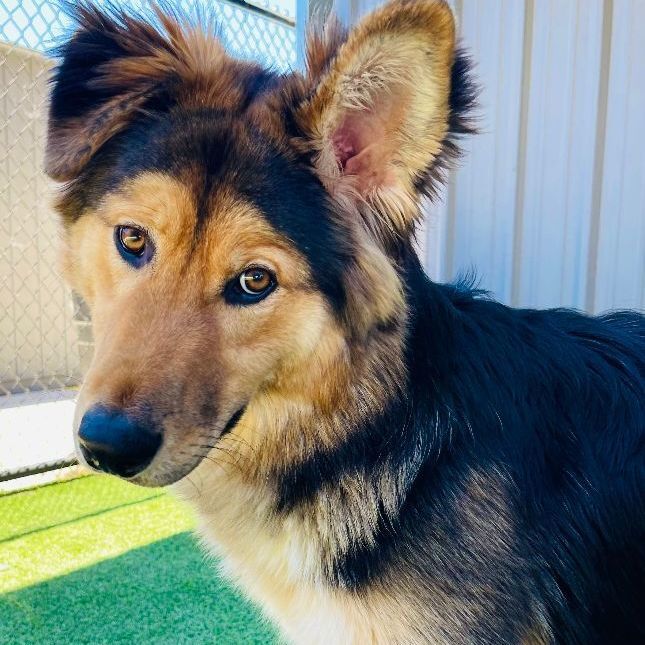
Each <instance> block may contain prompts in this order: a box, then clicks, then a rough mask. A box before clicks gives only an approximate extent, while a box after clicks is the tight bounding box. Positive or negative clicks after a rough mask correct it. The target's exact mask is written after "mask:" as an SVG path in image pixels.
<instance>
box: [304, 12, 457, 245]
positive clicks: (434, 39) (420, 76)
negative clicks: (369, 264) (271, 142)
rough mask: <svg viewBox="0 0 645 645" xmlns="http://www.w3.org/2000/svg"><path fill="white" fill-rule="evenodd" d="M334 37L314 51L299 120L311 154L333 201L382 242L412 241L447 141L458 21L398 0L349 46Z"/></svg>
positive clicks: (314, 42)
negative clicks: (409, 236) (421, 199)
mask: <svg viewBox="0 0 645 645" xmlns="http://www.w3.org/2000/svg"><path fill="white" fill-rule="evenodd" d="M332 32H333V36H332V37H331V38H327V39H325V38H324V37H321V36H316V37H313V38H311V39H310V43H309V57H308V58H309V77H310V83H311V84H312V85H314V88H313V90H312V94H311V98H310V99H309V100H307V101H305V102H304V103H303V104H302V105H301V106H299V108H298V109H297V111H296V120H297V123H298V125H299V127H300V130H301V132H304V133H305V137H304V138H305V141H304V145H305V147H307V148H308V151H309V152H310V153H313V158H314V165H315V167H316V170H317V172H318V174H319V176H320V178H321V180H322V182H323V183H324V184H325V186H326V187H327V189H328V191H329V192H330V193H331V194H332V195H333V196H334V197H335V198H337V199H339V200H342V201H343V202H344V203H345V204H347V203H348V202H349V203H350V205H353V206H355V207H357V208H358V209H359V210H360V211H361V212H362V214H363V215H367V216H368V222H369V223H370V224H373V225H375V226H376V227H377V228H378V232H379V233H381V234H383V233H395V234H397V235H401V234H404V233H407V232H409V231H411V230H412V228H413V223H414V219H415V218H416V216H417V213H418V205H417V202H418V196H419V193H420V192H424V186H423V185H422V184H423V182H424V181H431V178H429V177H428V173H429V170H430V169H431V168H432V167H433V165H434V164H436V163H437V161H438V160H440V159H439V158H440V156H441V155H442V153H445V152H446V150H445V145H446V142H447V141H449V137H448V135H449V130H450V125H451V124H450V120H451V113H450V92H451V74H452V71H453V65H454V63H455V56H456V54H455V26H454V20H453V15H452V12H451V10H450V8H449V6H448V5H447V4H446V3H445V2H444V1H443V0H395V1H394V2H390V3H389V4H386V5H385V6H383V7H381V8H380V9H378V10H377V11H375V12H374V13H372V14H370V15H368V16H367V17H366V18H365V19H363V21H362V22H361V23H359V25H358V26H357V27H356V28H355V29H353V30H352V31H351V32H350V33H349V36H348V37H346V39H344V41H343V39H341V38H339V36H338V30H337V29H336V28H334V29H333V30H332ZM334 48H335V51H332V50H333V49H334ZM430 191H431V188H430V189H428V190H427V191H425V192H430Z"/></svg>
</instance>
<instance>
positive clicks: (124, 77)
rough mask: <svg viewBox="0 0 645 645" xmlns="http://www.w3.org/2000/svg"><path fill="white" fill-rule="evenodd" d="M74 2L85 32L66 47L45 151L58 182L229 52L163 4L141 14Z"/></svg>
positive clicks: (61, 53) (71, 176)
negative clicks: (159, 98) (164, 95)
mask: <svg viewBox="0 0 645 645" xmlns="http://www.w3.org/2000/svg"><path fill="white" fill-rule="evenodd" d="M70 6H71V7H72V8H71V10H70V11H71V13H72V18H73V20H74V21H75V23H76V24H77V29H76V31H75V33H74V35H73V36H72V38H71V39H70V40H69V41H68V42H67V43H65V44H64V45H63V46H62V47H61V48H60V49H59V51H58V54H59V56H60V63H59V65H58V66H57V68H56V70H55V73H54V76H53V78H52V92H51V103H50V110H49V124H48V139H47V148H46V153H45V170H46V172H47V174H48V175H49V176H50V177H52V178H53V179H56V180H58V181H68V180H71V179H74V178H75V177H77V176H78V174H79V173H80V172H81V171H82V170H83V168H84V167H85V165H86V164H87V162H88V161H89V160H90V159H91V158H92V157H93V156H94V154H95V153H96V152H97V151H98V150H99V149H100V148H101V147H102V146H103V145H104V144H105V143H106V142H107V141H108V140H109V139H111V138H112V137H114V136H115V135H116V134H118V133H119V132H120V131H122V130H123V129H124V128H125V127H127V125H128V124H129V123H130V122H131V121H132V119H133V118H134V117H135V115H136V113H137V112H138V111H139V110H141V109H142V108H143V107H144V106H147V105H149V102H150V100H151V99H152V98H154V97H155V96H158V95H160V94H161V93H162V92H164V90H166V89H168V88H169V87H171V86H172V87H173V88H175V91H176V87H177V86H178V85H180V84H181V83H183V84H185V85H186V86H189V85H190V84H191V83H192V84H193V85H194V84H195V83H196V82H197V79H198V77H200V73H201V72H203V71H204V68H206V67H208V68H209V69H213V68H215V66H216V63H217V62H218V61H220V60H221V59H222V58H223V56H224V53H223V48H222V46H221V45H220V43H219V41H218V40H217V39H216V38H215V37H214V35H213V34H212V33H209V32H208V31H203V30H201V28H200V27H199V26H194V25H190V24H187V23H186V24H181V22H180V20H179V19H178V18H177V17H175V16H173V15H170V14H164V13H162V12H161V11H160V10H158V9H155V15H153V16H151V17H148V18H145V17H139V18H138V17H136V16H133V15H129V14H127V13H125V12H121V11H119V10H118V9H115V8H114V7H112V6H111V5H108V8H107V9H105V8H103V9H101V8H99V7H97V6H96V5H94V4H93V3H92V2H86V1H85V0H83V1H81V2H78V3H75V4H74V5H70ZM200 68H201V69H200ZM202 76H203V75H202ZM176 81H180V83H178V82H176ZM173 82H174V84H173Z"/></svg>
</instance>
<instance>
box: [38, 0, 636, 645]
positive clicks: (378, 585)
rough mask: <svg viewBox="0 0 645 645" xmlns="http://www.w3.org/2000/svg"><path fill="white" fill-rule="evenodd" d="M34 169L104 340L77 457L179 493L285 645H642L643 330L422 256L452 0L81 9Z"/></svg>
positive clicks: (453, 108) (459, 89)
mask: <svg viewBox="0 0 645 645" xmlns="http://www.w3.org/2000/svg"><path fill="white" fill-rule="evenodd" d="M74 14H75V19H76V25H77V26H76V30H75V32H74V33H73V35H72V36H71V38H70V39H69V40H68V41H67V42H66V43H65V44H64V45H63V46H62V47H61V49H60V52H59V54H60V59H59V64H58V66H57V68H56V70H55V72H54V75H53V79H52V91H51V107H50V114H49V129H48V144H47V150H46V171H47V173H48V174H49V175H50V177H52V178H53V179H54V180H56V181H57V182H60V183H61V184H62V185H61V188H60V190H59V192H58V194H57V197H56V209H57V211H58V213H59V214H60V217H61V220H62V227H61V228H62V229H63V236H62V237H63V246H62V264H63V268H64V273H65V275H66V277H67V279H68V280H69V282H70V284H71V286H72V287H73V288H74V289H75V290H76V291H77V292H78V293H80V294H81V295H82V297H83V298H84V299H85V300H86V301H87V303H88V304H89V307H90V309H91V313H92V321H93V328H94V332H95V355H94V358H93V361H92V363H91V366H90V368H89V371H88V373H87V375H86V377H85V380H84V384H83V386H82V388H81V391H80V394H79V398H78V404H77V412H76V418H75V436H76V442H77V447H78V452H79V458H80V459H81V461H82V462H83V463H85V464H86V465H88V466H89V467H90V468H93V469H95V470H99V471H104V472H107V473H111V474H114V475H117V476H120V477H123V478H125V479H127V480H129V481H131V482H133V483H135V484H139V485H143V486H170V487H171V488H173V489H174V490H175V491H176V492H177V494H178V495H180V496H181V497H182V498H184V499H185V500H187V502H188V503H189V504H190V505H192V506H193V507H194V508H195V509H196V514H197V517H198V524H199V526H198V532H199V535H200V536H201V539H202V541H203V543H204V545H205V546H206V548H207V549H208V550H209V551H210V552H212V553H214V554H216V555H217V556H218V558H219V561H220V562H221V567H222V569H223V571H225V573H226V574H227V575H228V576H229V577H230V579H231V580H232V581H234V582H235V583H236V584H237V585H239V587H240V588H241V589H242V590H243V591H244V593H245V594H247V595H248V596H249V597H250V598H252V599H253V600H254V601H255V602H256V603H257V604H258V605H259V606H260V607H261V608H262V610H263V612H264V613H265V615H266V616H267V617H268V618H269V619H271V620H272V621H274V622H275V624H276V625H277V626H278V627H279V629H280V630H281V633H282V635H283V636H284V637H285V638H286V639H288V640H290V641H292V642H301V643H325V644H328V643H360V644H362V643H387V644H390V643H402V644H403V643H404V644H414V643H475V644H489V643H490V644H493V643H494V644H496V645H498V644H500V643H509V644H516V643H521V644H529V643H531V644H538V643H585V644H586V643H621V644H625V643H636V642H639V643H642V642H645V619H643V616H644V613H643V612H644V611H645V606H644V603H643V596H644V594H643V582H644V580H645V570H644V564H643V563H644V556H645V467H644V465H645V461H644V459H643V457H644V445H645V443H644V441H643V438H644V435H643V420H644V418H645V416H644V414H643V413H644V410H643V405H644V403H643V402H644V400H645V398H644V390H645V385H644V384H645V378H644V371H645V370H644V357H645V324H644V317H643V316H642V315H639V314H638V313H634V312H632V313H630V312H616V313H610V314H607V315H604V316H600V317H591V316H587V315H584V314H582V313H577V312H574V311H570V310H566V309H558V310H549V311H536V310H526V309H525V310H522V309H512V308H509V307H506V306H504V305H502V304H499V303H497V302H495V301H493V300H492V299H491V298H490V297H488V296H487V295H486V294H485V293H483V292H481V291H479V290H477V289H475V288H474V287H473V286H472V285H469V284H464V283H459V284H452V285H441V284H435V283H433V282H432V281H430V280H429V279H428V277H427V276H426V275H425V273H424V271H423V269H422V267H421V264H420V262H419V259H418V257H417V254H416V253H415V250H414V249H415V246H414V234H415V228H416V226H417V224H418V222H419V221H420V218H421V208H420V200H421V197H422V196H432V195H433V194H435V192H436V190H437V188H438V186H439V185H440V184H441V182H442V181H443V179H444V177H445V170H446V169H447V168H448V167H450V165H451V164H452V163H453V162H454V161H455V159H456V158H457V157H458V155H459V140H460V138H461V137H462V136H463V135H467V134H470V133H472V132H474V130H475V127H474V124H473V119H472V116H471V115H472V110H473V106H474V105H475V102H476V87H475V84H474V83H473V81H472V79H471V75H470V71H469V63H468V58H467V56H466V55H465V54H464V53H463V51H462V50H461V49H460V48H459V46H458V45H457V43H456V38H455V26H454V20H453V16H452V13H451V10H450V8H449V7H448V5H447V4H446V3H445V2H443V1H442V0H393V1H392V2H390V3H389V4H386V5H384V6H382V7H381V8H379V9H378V10H376V11H375V12H374V13H372V14H371V15H368V16H367V17H366V18H364V19H363V20H362V22H360V24H358V26H356V27H355V28H354V29H352V30H351V31H349V32H347V31H345V30H344V29H343V28H341V27H340V26H339V25H338V24H336V23H333V22H329V23H328V24H327V26H326V27H325V28H324V29H322V30H318V31H313V32H312V33H311V34H310V36H309V39H308V47H307V65H306V71H305V72H303V73H300V72H298V71H294V72H293V73H287V74H277V73H275V72H272V71H270V70H267V69H264V68H263V67H261V66H258V65H257V64H255V63H251V62H248V61H241V60H236V59H235V58H233V57H231V56H230V55H229V54H228V53H227V52H226V51H225V49H224V48H223V46H222V44H221V43H220V41H219V40H218V38H217V37H216V36H215V32H216V28H215V27H214V25H213V24H211V21H209V20H208V18H207V17H206V18H205V17H204V16H202V17H201V20H196V19H191V18H190V17H186V16H183V15H181V14H179V13H174V12H173V11H172V10H169V9H166V8H164V9H163V10H162V9H157V10H156V13H155V15H154V16H153V17H145V16H144V17H142V16H140V15H134V14H132V13H128V12H126V11H121V10H119V9H117V8H114V7H111V8H107V9H105V8H101V7H100V6H98V5H93V4H91V3H89V2H82V3H79V4H77V6H76V8H75V9H74Z"/></svg>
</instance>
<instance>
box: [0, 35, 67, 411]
mask: <svg viewBox="0 0 645 645" xmlns="http://www.w3.org/2000/svg"><path fill="white" fill-rule="evenodd" d="M50 66H51V62H49V61H48V60H46V59H45V58H44V57H43V56H42V55H41V54H39V53H37V52H32V51H29V50H26V49H22V48H21V47H16V46H9V45H6V44H4V43H0V395H1V394H4V393H6V392H7V391H9V392H12V391H14V392H20V391H23V390H25V389H42V388H57V387H63V386H66V385H70V384H73V383H75V382H77V380H78V376H79V365H80V358H79V349H78V345H77V338H76V327H75V325H74V324H73V318H74V310H73V303H72V297H71V294H70V292H69V290H68V289H67V288H66V287H65V286H64V284H63V281H62V279H61V277H60V275H59V271H58V243H57V240H58V227H57V218H56V216H55V214H54V212H53V210H52V209H51V207H50V203H51V197H52V186H51V184H50V182H49V180H48V179H47V177H46V176H45V174H44V172H43V170H42V167H43V154H44V143H45V130H46V125H47V121H46V108H45V104H46V96H47V78H48V72H49V68H50ZM0 406H2V401H0Z"/></svg>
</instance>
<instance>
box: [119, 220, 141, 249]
mask: <svg viewBox="0 0 645 645" xmlns="http://www.w3.org/2000/svg"><path fill="white" fill-rule="evenodd" d="M119 242H121V246H122V247H123V249H124V250H125V251H126V252H127V253H131V254H132V255H142V254H143V252H144V250H145V248H146V234H145V233H144V232H143V231H142V230H141V229H139V228H135V227H134V226H120V227H119Z"/></svg>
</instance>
